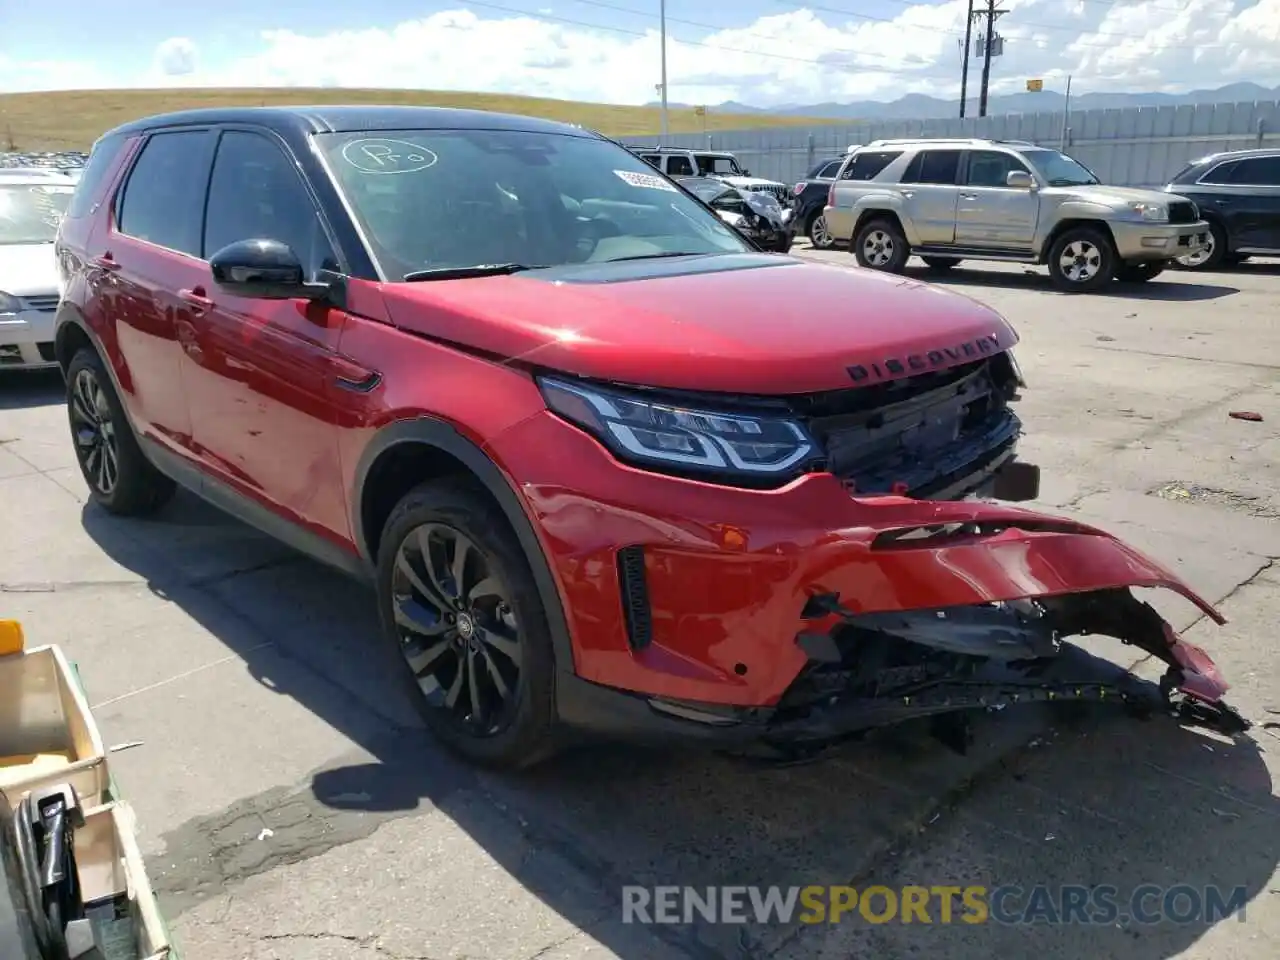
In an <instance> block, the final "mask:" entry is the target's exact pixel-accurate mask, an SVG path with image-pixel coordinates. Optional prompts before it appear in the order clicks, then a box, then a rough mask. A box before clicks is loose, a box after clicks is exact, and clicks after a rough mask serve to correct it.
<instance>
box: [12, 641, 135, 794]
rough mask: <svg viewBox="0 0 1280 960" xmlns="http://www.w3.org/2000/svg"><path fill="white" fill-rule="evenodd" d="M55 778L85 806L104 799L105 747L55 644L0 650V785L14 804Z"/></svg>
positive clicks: (107, 780)
mask: <svg viewBox="0 0 1280 960" xmlns="http://www.w3.org/2000/svg"><path fill="white" fill-rule="evenodd" d="M60 783H69V784H71V786H72V787H74V788H75V791H76V794H77V796H78V797H79V798H80V804H81V806H82V807H84V808H85V809H88V808H90V807H98V806H101V805H102V804H103V803H105V802H106V801H107V799H108V788H109V786H110V774H109V773H108V772H107V759H106V750H105V748H104V747H103V745H102V734H101V733H100V732H99V731H98V725H97V723H96V722H95V721H94V719H93V714H92V713H90V711H89V703H88V701H87V700H86V699H85V696H84V692H83V691H82V690H81V689H80V684H79V683H78V682H77V681H76V677H75V675H74V674H73V673H72V670H71V666H70V664H68V663H67V660H66V658H65V657H64V656H63V654H62V651H61V650H60V649H58V648H57V647H56V646H47V647H35V648H33V649H30V650H25V651H23V650H19V652H17V653H10V654H8V655H7V656H0V790H3V791H4V792H5V794H6V795H7V796H8V798H9V801H10V803H11V804H13V805H14V806H17V804H18V803H19V802H20V801H21V800H22V798H23V797H24V796H26V795H27V794H28V793H29V792H31V791H32V790H35V789H41V788H45V787H52V786H56V785H57V784H60Z"/></svg>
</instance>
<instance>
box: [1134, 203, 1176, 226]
mask: <svg viewBox="0 0 1280 960" xmlns="http://www.w3.org/2000/svg"><path fill="white" fill-rule="evenodd" d="M1129 209H1130V210H1132V211H1133V212H1134V213H1136V214H1137V215H1138V216H1140V217H1141V218H1142V219H1143V220H1150V221H1151V222H1152V223H1168V222H1169V208H1168V207H1166V206H1165V205H1164V204H1163V203H1147V202H1146V201H1142V202H1139V203H1131V204H1129Z"/></svg>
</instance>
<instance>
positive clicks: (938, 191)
mask: <svg viewBox="0 0 1280 960" xmlns="http://www.w3.org/2000/svg"><path fill="white" fill-rule="evenodd" d="M824 215H825V217H826V222H827V229H828V230H829V231H830V233H831V236H832V237H834V238H836V239H838V240H847V241H848V242H849V243H850V244H851V246H852V248H853V253H854V256H855V257H857V260H858V263H859V264H860V265H861V266H864V267H869V268H870V269H873V270H887V271H891V272H894V273H897V272H900V271H901V270H902V268H903V267H904V266H905V265H906V262H907V258H908V257H909V256H911V255H912V254H915V255H916V256H919V257H920V258H922V259H923V260H924V262H925V263H926V264H927V265H928V266H929V267H931V268H932V269H935V270H947V269H950V268H951V267H954V266H955V265H956V264H958V263H959V262H960V261H961V260H1002V261H1008V262H1014V263H1037V264H1044V265H1045V266H1047V267H1048V268H1049V276H1050V278H1051V279H1052V281H1053V283H1054V285H1055V286H1056V287H1058V288H1059V289H1061V290H1065V291H1069V292H1080V293H1083V292H1091V291H1094V290H1097V289H1099V288H1101V287H1103V286H1104V285H1106V284H1107V283H1109V282H1110V281H1111V280H1112V279H1116V280H1121V281H1128V282H1142V281H1145V280H1150V279H1151V278H1152V277H1154V276H1156V275H1157V274H1159V273H1160V272H1161V271H1162V270H1164V268H1165V267H1166V266H1168V265H1169V264H1170V263H1171V262H1172V261H1173V260H1175V259H1176V258H1178V257H1185V256H1188V255H1190V254H1194V253H1196V252H1197V251H1199V250H1200V249H1202V248H1203V247H1204V245H1205V243H1206V242H1207V239H1208V233H1209V225H1208V224H1207V223H1205V221H1204V220H1202V219H1201V218H1200V211H1199V210H1198V209H1197V208H1196V205H1195V204H1194V203H1192V202H1191V201H1190V200H1188V199H1186V198H1185V197H1180V196H1176V195H1170V194H1168V193H1162V192H1157V191H1154V190H1138V189H1131V188H1126V187H1110V186H1104V185H1103V184H1102V183H1101V182H1100V181H1099V180H1098V178H1097V177H1095V176H1094V175H1093V173H1091V172H1090V171H1089V170H1088V169H1087V168H1086V167H1084V166H1083V165H1082V164H1080V163H1079V162H1077V161H1076V160H1073V159H1072V158H1071V157H1069V156H1067V155H1066V154H1064V153H1060V152H1059V151H1057V150H1053V149H1049V148H1045V147H1038V146H1036V145H1035V144H1033V143H1028V142H1024V141H1011V140H877V141H875V142H874V143H870V144H867V145H866V146H858V147H850V148H849V154H848V155H847V156H846V157H845V161H844V165H843V166H842V167H841V168H840V174H839V176H838V177H837V179H836V181H835V182H834V183H833V184H832V186H831V191H830V193H829V195H828V197H827V206H826V208H825V210H824Z"/></svg>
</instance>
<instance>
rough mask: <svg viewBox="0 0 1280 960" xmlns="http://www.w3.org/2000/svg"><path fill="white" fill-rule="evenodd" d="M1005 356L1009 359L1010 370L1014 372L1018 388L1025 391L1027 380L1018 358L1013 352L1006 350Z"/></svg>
mask: <svg viewBox="0 0 1280 960" xmlns="http://www.w3.org/2000/svg"><path fill="white" fill-rule="evenodd" d="M1004 355H1005V356H1006V357H1008V358H1009V369H1010V370H1012V371H1013V379H1014V381H1015V382H1016V383H1017V384H1018V386H1020V387H1022V389H1024V390H1025V389H1026V388H1027V378H1026V377H1024V376H1023V375H1022V367H1021V366H1019V364H1018V360H1017V358H1016V357H1015V356H1014V355H1013V351H1012V350H1006V351H1005V352H1004Z"/></svg>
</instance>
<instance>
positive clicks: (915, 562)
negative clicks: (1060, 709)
mask: <svg viewBox="0 0 1280 960" xmlns="http://www.w3.org/2000/svg"><path fill="white" fill-rule="evenodd" d="M894 499H895V500H896V502H895V503H890V502H888V501H885V502H882V503H881V504H879V506H878V509H879V510H883V511H887V513H888V514H889V515H892V516H894V517H895V519H893V520H891V521H889V522H885V523H882V524H878V525H877V526H876V527H875V528H867V527H863V528H860V529H857V530H843V531H835V532H833V533H832V534H831V535H830V537H829V539H828V542H827V543H825V544H823V545H822V546H821V547H820V548H819V549H818V550H817V551H816V554H815V556H814V557H813V558H812V562H811V564H810V565H809V567H808V569H809V571H810V574H809V576H808V578H807V580H808V587H809V589H808V600H807V601H806V603H805V605H804V608H803V610H802V611H801V614H800V620H801V621H802V625H801V628H800V629H799V630H798V631H797V632H796V634H795V635H794V637H793V638H792V646H793V648H794V649H796V650H797V651H799V652H800V654H801V655H802V657H803V660H804V665H803V666H802V667H801V668H800V670H799V671H798V673H797V674H796V676H795V679H794V680H793V682H792V683H791V684H790V685H789V686H788V687H787V689H786V690H785V691H784V692H783V694H782V696H781V697H779V698H777V699H776V700H775V701H773V702H771V703H768V704H760V705H735V704H726V703H708V702H699V701H695V700H688V699H682V698H674V697H665V696H638V695H636V694H634V693H627V692H624V691H606V689H605V688H597V689H595V690H589V689H587V687H590V686H593V685H584V684H583V683H582V682H581V681H579V682H577V683H575V684H574V685H573V686H572V687H571V689H569V690H568V691H566V699H567V705H566V709H567V716H566V719H568V720H569V721H570V722H571V723H573V724H574V725H576V726H580V727H587V728H594V729H596V730H599V731H601V732H606V733H608V734H610V735H615V736H616V735H625V736H630V737H636V736H639V737H641V738H647V737H649V736H650V735H656V736H659V737H662V738H668V737H678V738H681V739H686V740H693V741H703V742H707V743H711V744H714V745H718V746H722V747H733V748H740V749H747V750H750V749H753V748H760V747H763V748H765V749H766V750H771V751H781V752H783V753H784V754H787V755H790V754H793V753H796V752H805V751H809V750H815V749H820V748H821V747H824V746H828V745H831V744H833V743H838V742H840V741H841V740H844V739H847V738H849V737H850V736H853V735H857V734H860V733H862V732H864V731H866V730H869V729H873V728H876V727H883V726H888V725H892V724H897V723H901V722H903V721H907V720H913V719H918V718H931V719H932V720H933V722H934V731H935V733H937V734H938V736H939V737H940V738H941V739H943V740H944V741H945V742H948V743H949V744H951V745H952V746H955V747H957V748H958V749H963V744H964V742H965V740H966V737H967V732H966V731H967V728H968V718H969V717H970V716H971V715H972V714H973V713H974V712H975V711H983V710H997V709H1004V708H1006V707H1011V706H1019V705H1027V704H1032V703H1038V702H1058V703H1066V702H1072V701H1076V702H1092V703H1097V704H1106V703H1111V704H1114V705H1116V706H1118V707H1120V708H1123V709H1126V710H1129V711H1132V712H1137V713H1141V714H1144V715H1147V714H1150V713H1152V712H1153V711H1156V712H1169V713H1172V714H1175V715H1176V716H1178V717H1179V718H1180V719H1181V720H1182V721H1184V722H1187V723H1190V724H1193V725H1199V726H1205V727H1209V728H1212V729H1215V730H1217V731H1219V732H1222V733H1225V734H1235V733H1239V732H1242V731H1244V730H1246V729H1248V727H1249V724H1248V722H1247V721H1246V720H1244V719H1243V718H1242V717H1241V716H1240V715H1239V714H1238V713H1236V711H1235V710H1233V709H1232V708H1231V707H1229V706H1228V705H1227V704H1226V703H1225V702H1224V701H1223V696H1224V694H1225V693H1226V691H1227V689H1228V686H1227V684H1226V682H1225V681H1224V680H1223V678H1222V676H1221V675H1220V673H1219V671H1218V669H1217V667H1216V666H1215V665H1214V664H1213V662H1212V660H1211V659H1210V658H1209V656H1208V655H1207V654H1206V653H1205V652H1204V651H1203V650H1202V649H1200V648H1199V647H1197V646H1195V645H1193V644H1190V643H1188V642H1186V641H1185V640H1182V639H1181V638H1180V637H1179V636H1178V635H1177V634H1176V632H1175V631H1174V630H1173V628H1172V627H1171V626H1170V625H1169V624H1168V623H1167V622H1166V621H1165V620H1164V619H1163V618H1161V616H1160V615H1159V614H1158V613H1157V612H1156V611H1155V609H1154V608H1153V607H1151V606H1150V605H1149V604H1147V603H1144V602H1142V601H1140V600H1138V599H1137V598H1136V597H1135V596H1134V595H1133V593H1132V592H1131V590H1130V588H1131V587H1157V588H1166V589H1170V590H1173V591H1175V592H1177V593H1180V594H1182V595H1183V596H1184V597H1186V598H1187V599H1188V600H1190V601H1191V602H1192V603H1193V604H1195V605H1196V606H1197V607H1199V608H1200V609H1201V611H1202V612H1203V613H1204V614H1205V615H1206V616H1207V617H1209V618H1210V619H1212V620H1214V621H1215V622H1217V623H1223V622H1225V620H1224V618H1223V617H1222V615H1221V614H1220V613H1219V612H1218V611H1217V610H1215V609H1214V608H1213V607H1212V606H1211V605H1210V604H1209V603H1208V602H1207V601H1205V600H1204V599H1203V598H1202V597H1200V596H1199V595H1197V594H1196V593H1195V592H1194V591H1193V590H1191V589H1190V588H1189V587H1188V586H1186V585H1185V584H1183V583H1182V582H1181V581H1180V580H1179V579H1178V578H1177V577H1175V576H1174V575H1173V574H1172V573H1170V572H1169V571H1168V570H1166V569H1165V568H1164V567H1162V566H1161V565H1160V564H1158V563H1157V562H1155V561H1154V560H1151V559H1150V558H1148V557H1145V556H1144V555H1142V554H1141V553H1139V552H1138V551H1136V550H1134V549H1133V548H1132V547H1129V546H1128V545H1126V544H1123V543H1121V542H1120V541H1118V540H1116V539H1115V538H1114V537H1112V536H1110V535H1109V534H1106V533H1104V532H1102V531H1101V530H1097V529H1095V528H1093V527H1090V526H1087V525H1084V524H1080V523H1076V522H1074V521H1070V520H1064V519H1059V518H1054V517H1050V516H1046V515H1041V514H1037V513H1034V512H1031V511H1026V510H1021V509H1017V508H1009V507H1003V506H1000V505H997V504H993V503H988V502H974V501H959V502H933V501H909V500H905V499H899V498H894ZM913 518H918V519H913ZM884 519H885V520H888V516H886V517H885V518H884ZM1088 635H1103V636H1109V637H1113V638H1115V639H1118V640H1120V641H1122V642H1123V643H1125V644H1127V645H1131V646H1133V647H1134V648H1136V649H1137V650H1139V651H1141V652H1142V654H1143V655H1145V656H1150V657H1154V658H1156V659H1157V660H1159V661H1161V662H1162V663H1163V664H1164V665H1165V670H1164V674H1163V676H1162V677H1161V678H1160V680H1159V681H1158V682H1157V683H1151V682H1147V681H1144V680H1141V679H1139V678H1138V677H1136V676H1134V675H1133V674H1131V673H1129V672H1128V671H1127V670H1125V669H1122V668H1120V667H1118V666H1117V665H1115V664H1112V663H1109V662H1107V661H1103V660H1099V659H1097V658H1094V657H1092V656H1090V655H1089V654H1087V653H1085V651H1083V650H1082V649H1080V648H1079V647H1076V646H1074V645H1072V644H1070V643H1067V642H1066V640H1067V638H1069V637H1073V636H1077V637H1078V636H1088Z"/></svg>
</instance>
